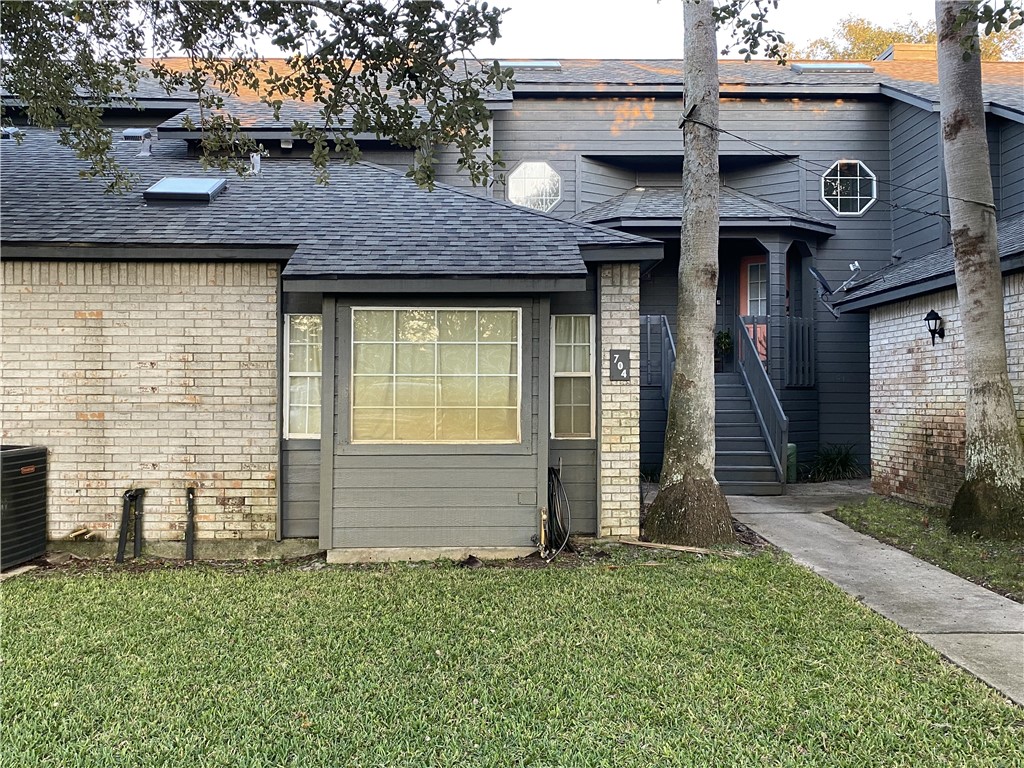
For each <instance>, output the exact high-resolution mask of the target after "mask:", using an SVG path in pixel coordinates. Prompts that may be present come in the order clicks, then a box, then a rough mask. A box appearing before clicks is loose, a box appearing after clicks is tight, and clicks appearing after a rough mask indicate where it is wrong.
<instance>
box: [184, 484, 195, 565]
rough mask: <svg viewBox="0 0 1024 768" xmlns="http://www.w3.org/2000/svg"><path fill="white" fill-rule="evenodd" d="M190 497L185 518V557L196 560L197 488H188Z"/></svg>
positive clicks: (186, 490)
mask: <svg viewBox="0 0 1024 768" xmlns="http://www.w3.org/2000/svg"><path fill="white" fill-rule="evenodd" d="M185 492H186V494H187V497H188V502H187V504H188V506H187V508H186V509H187V516H186V518H185V559H186V560H195V559H196V554H195V546H196V489H195V488H186V489H185Z"/></svg>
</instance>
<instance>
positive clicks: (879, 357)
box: [871, 273, 1024, 506]
mask: <svg viewBox="0 0 1024 768" xmlns="http://www.w3.org/2000/svg"><path fill="white" fill-rule="evenodd" d="M1003 295H1004V297H1005V298H1004V308H1005V312H1006V346H1007V362H1008V364H1009V369H1010V380H1011V382H1012V384H1013V388H1014V396H1015V400H1016V404H1017V420H1018V422H1019V423H1020V424H1021V426H1022V427H1024V274H1020V273H1018V274H1015V275H1008V276H1006V277H1005V278H1004V280H1003ZM930 309H934V310H935V311H936V312H938V313H939V314H940V315H942V317H943V320H944V321H945V322H944V327H945V329H946V338H945V339H936V341H935V346H932V343H931V337H930V336H929V334H928V330H927V328H926V326H925V322H924V316H925V315H926V314H928V310H930ZM966 394H967V373H966V369H965V368H964V354H963V333H962V327H961V325H960V312H959V309H958V307H957V301H956V291H954V290H948V291H942V292H940V293H933V294H930V295H928V296H923V297H918V298H914V299H910V300H908V301H901V302H897V303H895V304H889V305H886V306H883V307H879V308H877V309H873V310H872V311H871V477H872V484H873V485H874V489H875V491H876V492H878V493H882V494H886V495H892V496H898V497H900V498H904V499H908V500H910V501H914V502H917V503H920V504H934V505H943V506H948V505H949V504H950V503H952V501H953V496H954V495H955V494H956V491H957V489H958V488H959V487H960V484H961V483H962V482H963V473H964V434H965V426H964V423H965V422H964V407H965V402H966Z"/></svg>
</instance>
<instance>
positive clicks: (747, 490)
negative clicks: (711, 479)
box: [718, 480, 784, 496]
mask: <svg viewBox="0 0 1024 768" xmlns="http://www.w3.org/2000/svg"><path fill="white" fill-rule="evenodd" d="M718 484H719V485H720V486H721V487H722V491H723V492H724V493H725V495H726V496H781V495H782V494H783V493H784V490H783V485H782V483H779V482H745V481H742V480H738V481H732V480H726V481H724V482H723V481H721V480H719V481H718Z"/></svg>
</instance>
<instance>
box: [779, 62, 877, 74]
mask: <svg viewBox="0 0 1024 768" xmlns="http://www.w3.org/2000/svg"><path fill="white" fill-rule="evenodd" d="M789 68H790V69H791V70H793V71H794V72H796V73H798V74H800V73H803V72H829V73H832V74H835V73H840V74H842V73H844V72H874V71H875V68H874V67H872V66H871V65H870V64H851V63H850V62H848V61H805V62H802V63H799V64H790V65H789Z"/></svg>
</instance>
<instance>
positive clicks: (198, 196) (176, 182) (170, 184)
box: [142, 177, 228, 203]
mask: <svg viewBox="0 0 1024 768" xmlns="http://www.w3.org/2000/svg"><path fill="white" fill-rule="evenodd" d="M227 185H228V182H227V180H226V179H196V178H174V177H168V178H165V179H160V181H158V182H157V183H156V184H154V185H153V186H152V187H150V188H149V189H147V190H146V191H145V192H143V193H142V196H143V197H144V198H145V199H146V200H198V201H200V202H204V203H209V202H211V201H212V200H213V199H214V198H215V197H217V195H219V194H220V193H221V192H223V191H224V189H225V188H226V187H227Z"/></svg>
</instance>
